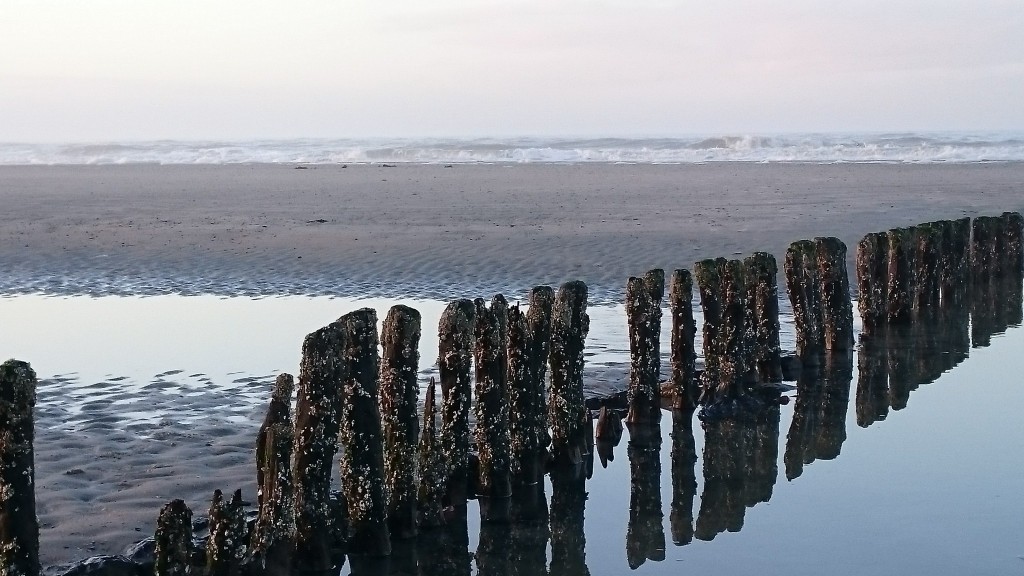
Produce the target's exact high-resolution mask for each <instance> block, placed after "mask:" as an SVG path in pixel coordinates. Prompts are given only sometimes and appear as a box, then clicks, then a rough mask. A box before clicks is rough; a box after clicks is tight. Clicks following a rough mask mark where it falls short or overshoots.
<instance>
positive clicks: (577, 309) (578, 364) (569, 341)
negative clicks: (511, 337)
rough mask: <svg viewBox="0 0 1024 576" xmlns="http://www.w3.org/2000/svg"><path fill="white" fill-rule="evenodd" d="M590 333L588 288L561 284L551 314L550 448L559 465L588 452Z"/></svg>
mask: <svg viewBox="0 0 1024 576" xmlns="http://www.w3.org/2000/svg"><path fill="white" fill-rule="evenodd" d="M589 330H590V317H589V316H587V285H586V284H584V283H583V282H582V281H579V280H574V281H571V282H566V283H565V284H562V286H561V287H559V289H558V294H557V295H556V296H555V303H554V308H553V310H552V313H551V352H550V356H549V360H550V363H551V384H550V387H549V388H548V420H549V421H550V423H551V448H552V452H553V453H554V457H555V460H556V462H558V463H560V464H579V463H581V462H583V459H584V457H585V456H587V455H588V452H589V447H588V439H587V423H588V422H589V420H590V415H589V414H588V413H587V409H586V406H585V405H584V403H583V364H584V359H583V348H584V343H585V341H586V338H587V332H588V331H589Z"/></svg>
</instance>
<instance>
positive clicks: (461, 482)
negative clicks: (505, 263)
mask: <svg viewBox="0 0 1024 576" xmlns="http://www.w3.org/2000/svg"><path fill="white" fill-rule="evenodd" d="M474 313H475V305H474V304H473V301H472V300H465V299H463V300H456V301H454V302H451V303H449V304H448V306H447V307H446V308H445V309H444V312H443V313H442V314H441V321H440V323H439V325H438V330H437V333H438V340H439V342H438V359H437V366H438V371H439V372H440V377H441V435H440V440H441V450H442V452H443V454H444V461H445V466H446V467H447V469H448V473H447V475H448V477H447V480H446V484H447V488H446V491H447V496H448V501H449V502H450V503H451V505H452V506H455V507H456V508H463V507H465V505H466V491H467V487H468V482H469V405H470V402H471V400H472V395H473V384H472V383H473V380H472V375H471V374H470V368H471V366H472V363H473V316H474Z"/></svg>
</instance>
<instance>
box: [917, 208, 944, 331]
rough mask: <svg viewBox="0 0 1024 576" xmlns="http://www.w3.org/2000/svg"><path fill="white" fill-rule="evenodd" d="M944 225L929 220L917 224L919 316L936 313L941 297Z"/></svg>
mask: <svg viewBox="0 0 1024 576" xmlns="http://www.w3.org/2000/svg"><path fill="white" fill-rule="evenodd" d="M942 249H943V247H942V225H941V224H939V223H937V222H928V223H925V224H920V225H918V226H917V238H916V246H915V250H916V257H915V265H916V267H917V268H916V270H915V271H914V277H915V278H916V279H917V290H916V294H915V296H916V299H915V301H914V312H915V314H916V315H917V316H926V315H928V314H931V313H934V312H935V311H936V309H937V308H938V304H939V298H940V288H939V286H940V274H941V271H940V266H941V260H942Z"/></svg>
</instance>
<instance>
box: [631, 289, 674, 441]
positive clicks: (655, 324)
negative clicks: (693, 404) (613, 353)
mask: <svg viewBox="0 0 1024 576" xmlns="http://www.w3.org/2000/svg"><path fill="white" fill-rule="evenodd" d="M664 292H665V271H664V270H651V271H649V272H648V273H647V274H645V275H644V277H643V278H636V277H632V278H630V279H629V280H628V281H627V282H626V317H627V320H628V322H629V358H630V370H629V389H628V397H629V414H628V415H627V416H626V421H627V422H629V423H636V424H644V423H649V422H655V421H657V420H658V419H659V417H660V416H661V390H660V388H659V386H658V380H659V376H660V375H661V344H660V342H661V299H662V296H663V295H664Z"/></svg>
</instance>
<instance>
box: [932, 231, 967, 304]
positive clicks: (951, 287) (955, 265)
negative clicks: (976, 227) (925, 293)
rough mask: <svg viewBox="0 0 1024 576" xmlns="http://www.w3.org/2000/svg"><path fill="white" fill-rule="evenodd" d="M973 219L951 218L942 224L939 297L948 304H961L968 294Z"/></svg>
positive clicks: (941, 302)
mask: <svg viewBox="0 0 1024 576" xmlns="http://www.w3.org/2000/svg"><path fill="white" fill-rule="evenodd" d="M970 261H971V219H970V218H960V219H958V220H947V221H945V222H943V226H942V254H941V256H940V266H939V291H940V295H939V300H940V304H941V305H942V306H943V307H944V308H947V307H951V306H953V307H958V306H959V304H960V303H961V302H963V301H964V299H965V298H966V296H967V291H968V288H969V287H970V283H969V282H968V278H970V274H971V266H970Z"/></svg>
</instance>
